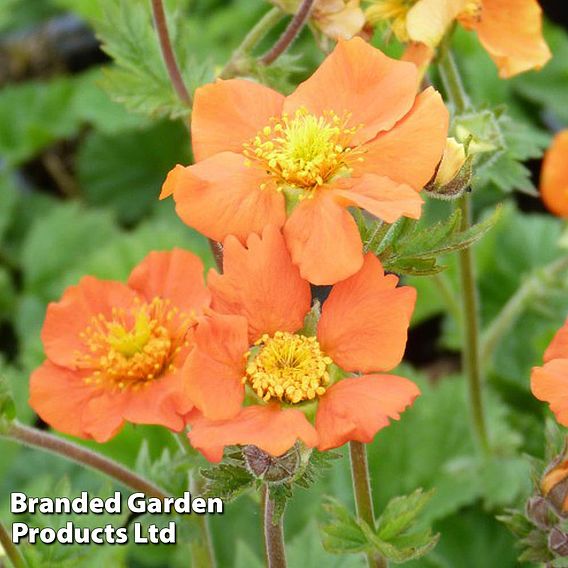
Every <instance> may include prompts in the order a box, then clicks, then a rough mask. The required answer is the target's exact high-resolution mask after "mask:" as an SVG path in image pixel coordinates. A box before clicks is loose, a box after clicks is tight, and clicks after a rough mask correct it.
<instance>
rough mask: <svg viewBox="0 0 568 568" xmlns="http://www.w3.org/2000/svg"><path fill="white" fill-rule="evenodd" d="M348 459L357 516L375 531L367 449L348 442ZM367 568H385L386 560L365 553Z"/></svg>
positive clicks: (370, 553)
mask: <svg viewBox="0 0 568 568" xmlns="http://www.w3.org/2000/svg"><path fill="white" fill-rule="evenodd" d="M349 457H350V458H351V460H350V461H351V477H352V481H353V492H354V494H355V504H356V507H357V516H358V517H359V519H361V520H362V521H365V523H367V524H368V525H369V527H371V530H373V531H374V530H375V513H374V511H373V498H372V495H371V483H370V479H369V466H368V463H367V448H366V447H365V444H363V443H361V442H349ZM367 563H368V565H369V568H387V566H388V563H387V560H386V559H385V558H384V557H383V556H381V555H380V554H379V553H378V552H375V551H373V552H368V553H367Z"/></svg>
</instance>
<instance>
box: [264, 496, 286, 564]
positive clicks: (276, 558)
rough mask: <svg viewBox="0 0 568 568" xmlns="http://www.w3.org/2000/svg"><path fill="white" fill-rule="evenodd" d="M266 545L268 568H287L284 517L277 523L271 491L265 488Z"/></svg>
mask: <svg viewBox="0 0 568 568" xmlns="http://www.w3.org/2000/svg"><path fill="white" fill-rule="evenodd" d="M262 501H264V519H263V526H264V545H265V551H266V562H267V566H268V568H286V566H287V563H286V547H285V546H284V523H283V519H284V515H283V514H281V515H280V516H279V518H278V519H277V520H276V521H275V518H274V514H275V504H274V501H273V500H272V499H271V498H270V490H269V489H268V487H265V488H264V499H262Z"/></svg>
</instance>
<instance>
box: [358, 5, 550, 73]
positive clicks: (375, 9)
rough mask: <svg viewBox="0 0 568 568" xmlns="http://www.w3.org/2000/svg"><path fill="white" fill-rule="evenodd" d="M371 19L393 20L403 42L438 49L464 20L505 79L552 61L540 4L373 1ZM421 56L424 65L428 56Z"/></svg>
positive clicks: (393, 24) (395, 30) (380, 20)
mask: <svg viewBox="0 0 568 568" xmlns="http://www.w3.org/2000/svg"><path fill="white" fill-rule="evenodd" d="M366 14H367V18H368V19H369V21H370V22H371V23H379V22H383V21H388V22H389V23H390V26H391V29H392V31H393V33H394V34H395V35H396V36H397V37H398V39H400V40H401V41H403V42H419V43H422V44H424V45H426V46H428V47H429V48H431V49H432V50H433V49H434V48H436V47H437V46H438V44H439V43H440V42H441V40H442V38H443V37H444V35H445V34H446V32H447V31H448V29H449V28H450V26H451V25H452V23H453V22H454V21H458V22H459V23H460V24H461V25H462V26H463V27H464V28H466V29H468V30H473V31H475V32H476V33H477V36H478V37H479V41H480V42H481V44H482V45H483V47H484V48H485V49H486V50H487V52H488V53H489V55H490V56H491V58H492V59H493V61H494V62H495V63H496V65H497V67H498V68H499V73H500V75H501V76H502V77H512V76H513V75H516V74H518V73H522V72H523V71H527V70H529V69H538V68H540V67H542V66H543V65H544V64H545V63H546V62H547V61H548V60H549V59H550V50H549V48H548V46H547V45H546V42H545V41H544V39H543V37H542V10H541V8H540V6H539V4H538V2H537V1H536V0H371V6H370V7H369V8H368V10H367V12H366ZM433 53H434V52H433V51H431V54H433ZM419 55H420V57H421V60H420V61H419V62H417V63H422V64H423V63H424V61H423V59H422V58H423V57H424V55H425V52H420V54H419Z"/></svg>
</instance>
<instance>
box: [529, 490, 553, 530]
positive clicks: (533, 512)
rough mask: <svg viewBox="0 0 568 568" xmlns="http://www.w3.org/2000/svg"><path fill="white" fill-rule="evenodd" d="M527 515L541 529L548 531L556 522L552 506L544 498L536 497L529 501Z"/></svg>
mask: <svg viewBox="0 0 568 568" xmlns="http://www.w3.org/2000/svg"><path fill="white" fill-rule="evenodd" d="M526 515H527V517H528V518H529V520H530V521H531V522H532V523H533V524H534V525H536V526H537V527H538V528H539V529H548V528H550V527H551V526H553V525H554V524H555V522H556V517H555V515H554V513H552V512H551V510H550V504H549V503H548V501H547V500H546V499H545V498H544V497H540V496H534V497H531V498H530V499H529V500H528V501H527V505H526Z"/></svg>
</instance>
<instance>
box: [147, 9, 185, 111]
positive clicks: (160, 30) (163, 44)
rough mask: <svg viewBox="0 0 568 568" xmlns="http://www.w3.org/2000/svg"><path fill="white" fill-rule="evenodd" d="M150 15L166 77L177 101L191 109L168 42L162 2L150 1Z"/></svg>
mask: <svg viewBox="0 0 568 568" xmlns="http://www.w3.org/2000/svg"><path fill="white" fill-rule="evenodd" d="M152 14H153V16H154V24H155V26H156V33H157V34H158V39H159V40H160V49H161V50H162V57H163V58H164V63H165V64H166V69H167V70H168V75H169V76H170V80H171V82H172V85H173V87H174V89H175V91H176V93H177V96H178V97H179V99H180V100H181V101H182V102H183V103H184V104H185V105H187V106H188V107H191V104H192V100H191V95H190V94H189V92H188V90H187V88H186V86H185V83H184V82H183V78H182V76H181V72H180V70H179V66H178V63H177V60H176V56H175V54H174V50H173V48H172V42H171V40H170V34H169V32H168V23H167V21H166V13H165V12H164V4H163V2H162V0H152Z"/></svg>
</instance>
